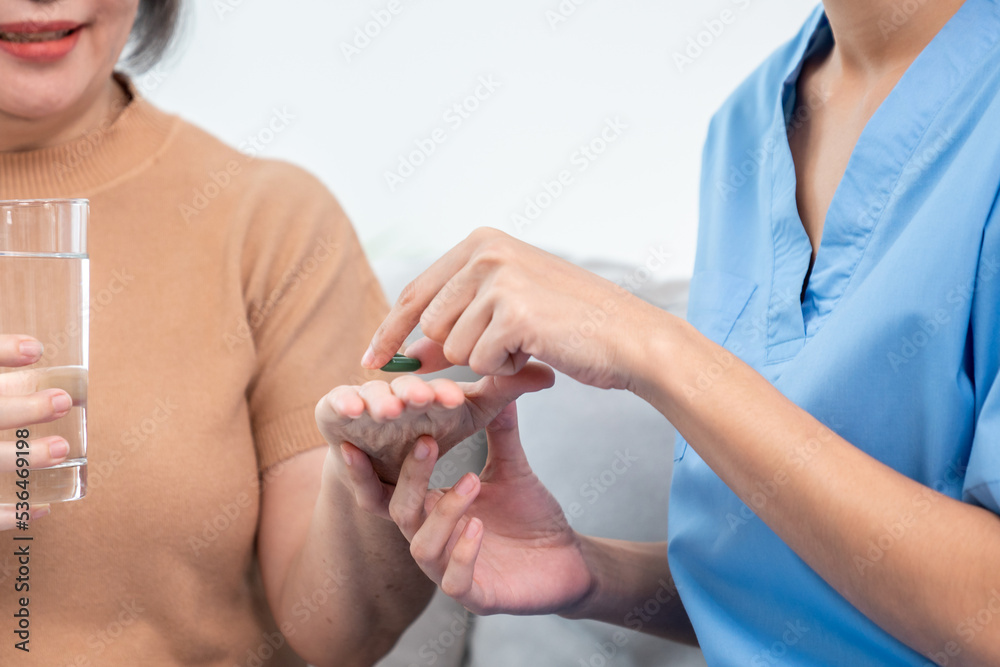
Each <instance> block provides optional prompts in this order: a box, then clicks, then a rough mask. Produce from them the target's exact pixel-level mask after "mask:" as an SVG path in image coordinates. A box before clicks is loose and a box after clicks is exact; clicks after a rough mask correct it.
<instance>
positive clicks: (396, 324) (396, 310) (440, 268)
mask: <svg viewBox="0 0 1000 667" xmlns="http://www.w3.org/2000/svg"><path fill="white" fill-rule="evenodd" d="M498 233H500V232H497V231H496V230H479V229H477V230H476V231H474V232H473V233H472V234H470V235H469V236H468V238H466V239H465V240H464V241H462V242H461V243H459V244H458V245H457V246H455V247H454V248H452V249H451V250H449V251H448V252H447V253H445V254H444V256H442V257H441V258H440V259H439V260H437V261H436V262H434V263H433V264H431V266H430V268H428V269H427V270H426V271H424V272H423V273H421V274H420V275H419V276H417V277H416V278H414V279H413V281H412V282H411V283H410V284H409V285H407V286H406V287H405V288H404V289H403V292H402V294H400V295H399V299H397V300H396V305H394V306H393V307H392V310H390V311H389V314H388V315H386V318H385V320H383V321H382V324H381V325H379V328H378V331H376V332H375V335H374V336H373V337H372V342H371V345H369V346H368V351H367V352H365V356H364V357H363V358H362V359H361V365H362V366H364V367H365V368H381V367H382V366H384V365H385V364H387V363H389V360H390V359H392V355H393V354H395V353H396V352H398V351H399V348H400V347H401V346H402V344H403V341H405V340H406V337H407V336H409V335H410V332H411V331H413V330H414V329H415V328H416V326H417V324H419V323H420V316H421V315H423V312H424V310H426V309H427V306H428V305H430V303H431V301H433V300H434V297H436V296H437V295H438V293H439V292H440V291H441V290H442V289H443V288H444V286H445V285H447V284H448V282H449V281H450V280H451V279H452V277H453V276H454V275H455V274H456V273H458V272H459V271H461V270H462V267H464V266H465V265H466V264H467V263H468V261H469V257H471V255H472V250H473V248H474V247H475V245H476V244H477V243H478V242H479V240H480V239H481V238H482V237H483V236H484V235H488V234H498Z"/></svg>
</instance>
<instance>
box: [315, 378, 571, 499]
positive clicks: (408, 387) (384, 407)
mask: <svg viewBox="0 0 1000 667" xmlns="http://www.w3.org/2000/svg"><path fill="white" fill-rule="evenodd" d="M554 381H555V376H554V374H553V373H552V369H551V368H549V367H548V366H545V365H544V364H537V363H535V364H528V365H527V366H526V367H524V368H523V369H521V371H520V372H519V373H517V374H516V375H512V376H505V377H485V378H483V379H481V380H479V381H478V382H453V381H451V380H446V379H442V378H439V379H435V380H431V381H430V382H426V381H424V380H423V379H422V378H419V377H417V376H416V375H404V376H400V377H398V378H396V379H395V380H393V381H392V383H391V384H389V383H386V382H382V381H374V382H367V383H365V384H364V385H361V386H341V387H337V388H335V389H333V390H332V391H331V392H330V393H329V394H327V395H326V396H324V397H323V399H322V400H320V402H319V404H318V405H317V406H316V423H317V424H318V425H319V429H320V431H321V432H322V434H323V437H324V438H326V441H327V442H329V443H330V444H331V445H341V444H342V443H345V442H347V443H351V444H353V445H355V446H356V447H358V448H360V449H361V450H362V451H364V452H365V453H366V454H369V455H371V456H372V458H373V460H374V466H375V470H376V471H377V472H378V474H379V476H380V477H381V478H382V479H383V480H385V481H388V482H395V481H396V479H397V477H398V476H399V469H400V466H401V465H402V462H403V459H404V458H405V456H406V454H407V452H408V451H409V450H410V449H411V448H412V447H413V443H414V442H415V441H416V440H417V438H418V437H420V436H421V435H429V436H431V437H433V438H434V439H435V440H437V442H438V443H439V444H440V446H441V452H442V453H444V452H446V451H448V450H449V449H451V448H452V447H454V446H455V445H457V444H458V443H460V442H461V441H462V440H464V439H465V438H467V437H469V436H471V435H472V434H474V433H475V432H476V431H478V430H479V429H481V428H483V427H485V426H486V425H487V424H488V423H490V421H492V420H493V418H494V417H495V416H496V415H497V413H499V412H500V410H502V409H503V408H504V406H506V405H507V404H509V403H511V402H512V401H513V400H514V399H516V398H517V397H518V396H520V395H521V394H524V393H527V392H532V391H539V390H541V389H546V388H548V387H551V386H552V383H553V382H554Z"/></svg>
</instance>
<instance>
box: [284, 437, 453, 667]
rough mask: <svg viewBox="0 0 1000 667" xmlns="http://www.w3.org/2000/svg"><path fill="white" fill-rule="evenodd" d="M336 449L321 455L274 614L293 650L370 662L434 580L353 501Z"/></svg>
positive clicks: (320, 666)
mask: <svg viewBox="0 0 1000 667" xmlns="http://www.w3.org/2000/svg"><path fill="white" fill-rule="evenodd" d="M335 455H337V452H336V451H333V450H332V449H331V454H330V455H328V456H327V458H326V463H325V464H324V469H323V482H322V487H321V490H320V494H319V497H318V499H317V502H316V506H315V509H314V511H313V515H312V519H311V522H310V525H309V530H308V533H307V536H306V539H305V542H304V544H303V546H302V549H301V550H300V552H299V553H298V555H297V557H296V558H295V560H294V561H293V562H292V564H291V566H290V568H289V572H288V576H287V578H286V580H285V583H284V586H283V587H282V592H281V596H280V603H279V605H278V611H277V612H276V614H275V617H276V619H277V620H278V622H279V625H280V627H281V629H282V631H283V632H285V634H286V636H287V637H288V641H289V643H290V644H291V645H292V647H293V648H294V649H295V650H296V652H298V653H299V655H300V656H302V657H303V658H305V659H307V660H309V662H310V663H311V664H313V665H316V667H325V666H326V665H338V666H340V665H355V664H356V665H371V664H373V663H374V662H375V661H376V660H377V659H378V658H380V657H381V656H382V655H384V654H385V653H387V652H388V651H389V650H390V649H391V648H392V646H393V644H394V643H395V642H396V640H397V639H398V638H399V636H400V634H402V632H403V631H404V630H405V629H406V627H407V626H408V625H409V624H410V623H411V622H412V621H413V619H414V618H416V617H417V616H418V615H419V614H420V612H421V611H422V610H423V608H424V607H425V606H426V604H427V602H428V600H429V599H430V597H431V594H432V593H433V591H434V586H433V584H432V583H431V582H430V581H429V580H428V579H427V577H426V576H424V574H423V573H422V572H421V571H420V569H419V568H418V567H417V566H416V564H415V563H414V562H413V559H412V558H411V557H410V552H409V544H408V543H407V541H406V539H404V538H403V536H402V535H401V534H400V532H399V529H398V528H397V527H396V525H395V524H393V523H392V522H390V521H387V520H385V519H381V518H379V517H376V516H374V515H372V514H368V513H366V512H364V511H363V510H361V509H359V508H358V507H357V505H356V503H355V502H354V498H353V497H352V496H351V495H350V492H349V491H347V490H346V489H345V487H344V485H343V484H342V483H341V482H340V481H339V480H338V479H337V477H336V474H335V465H336V462H335V461H332V460H331V459H332V456H335ZM286 626H287V627H289V628H290V629H291V633H289V632H288V631H287V630H286Z"/></svg>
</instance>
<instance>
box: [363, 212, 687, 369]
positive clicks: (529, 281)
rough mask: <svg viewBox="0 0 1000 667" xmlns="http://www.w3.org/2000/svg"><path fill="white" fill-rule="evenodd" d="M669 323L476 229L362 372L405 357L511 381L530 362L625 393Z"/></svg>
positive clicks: (423, 286) (412, 300)
mask: <svg viewBox="0 0 1000 667" xmlns="http://www.w3.org/2000/svg"><path fill="white" fill-rule="evenodd" d="M665 317H669V316H668V315H667V314H666V313H664V312H663V311H661V310H659V309H658V308H655V307H653V306H651V305H649V304H647V303H645V302H644V301H642V300H640V299H638V298H637V297H635V296H633V295H632V294H630V293H629V292H628V291H626V290H625V289H623V288H621V287H619V286H618V285H615V284H614V283H612V282H610V281H608V280H604V279H603V278H600V277H598V276H596V275H594V274H593V273H590V272H588V271H585V270H584V269H581V268H580V267H578V266H575V265H573V264H570V263H569V262H566V261H564V260H562V259H559V258H558V257H555V256H554V255H551V254H549V253H547V252H544V251H542V250H539V249H538V248H535V247H533V246H530V245H528V244H526V243H523V242H521V241H518V240H516V239H514V238H511V237H510V236H508V235H506V234H504V233H502V232H499V231H497V230H495V229H478V230H476V231H475V232H473V233H472V234H471V235H470V236H469V237H468V238H467V239H465V240H464V241H462V242H461V243H460V244H458V245H457V246H456V247H455V248H453V249H452V250H450V251H449V252H448V253H447V254H445V255H444V257H442V258H441V259H439V260H438V261H437V262H435V263H434V264H433V265H432V266H431V267H430V268H429V269H427V270H426V271H425V272H424V273H422V274H421V275H420V276H418V277H417V278H416V279H415V280H414V281H413V282H412V283H410V284H409V285H408V286H407V287H406V289H404V290H403V293H402V295H401V296H400V297H399V300H398V301H397V302H396V305H395V306H393V308H392V310H391V311H390V313H389V315H388V316H387V317H386V319H385V321H384V322H383V323H382V325H381V326H380V327H379V329H378V331H377V332H376V333H375V336H374V337H373V338H372V343H371V347H370V348H369V350H368V352H367V353H366V354H365V356H364V358H363V360H362V365H363V366H365V367H366V368H378V367H380V366H381V365H382V364H385V363H386V362H387V361H388V360H389V359H390V358H391V357H392V355H393V353H394V352H396V351H397V350H398V348H399V345H400V344H401V343H402V342H403V340H405V339H406V337H407V335H409V333H410V332H411V331H412V330H413V328H414V327H415V326H416V325H417V324H418V323H419V324H420V326H421V329H422V330H423V333H424V335H425V336H426V337H427V338H426V339H424V340H421V341H417V342H416V343H414V344H413V345H411V346H410V347H409V348H408V349H407V350H406V354H407V355H408V356H413V357H416V358H418V359H420V361H421V362H422V364H423V368H424V369H425V370H427V371H433V370H439V369H441V368H444V367H446V366H449V365H452V364H454V365H461V366H465V365H467V366H470V367H471V368H472V370H474V371H476V372H477V373H479V374H480V375H510V374H512V373H516V372H517V371H519V370H520V369H521V368H522V367H524V365H525V363H527V361H528V359H529V358H531V357H534V358H535V359H537V360H538V361H541V362H544V363H546V364H548V365H550V366H552V367H553V368H555V369H557V370H560V371H562V372H563V373H565V374H567V375H569V376H570V377H572V378H574V379H576V380H579V381H580V382H583V383H585V384H589V385H593V386H596V387H601V388H605V389H611V388H614V389H629V388H632V383H633V380H634V375H635V373H637V372H640V371H641V370H642V369H644V368H645V366H646V365H647V364H646V363H645V354H646V353H647V352H648V341H649V340H650V338H651V337H653V336H656V335H657V334H658V333H660V332H661V331H662V327H663V319H664V318H665Z"/></svg>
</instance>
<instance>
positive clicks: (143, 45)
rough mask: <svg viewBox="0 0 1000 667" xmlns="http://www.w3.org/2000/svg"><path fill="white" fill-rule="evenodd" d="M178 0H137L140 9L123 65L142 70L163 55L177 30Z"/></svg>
mask: <svg viewBox="0 0 1000 667" xmlns="http://www.w3.org/2000/svg"><path fill="white" fill-rule="evenodd" d="M180 8H181V0H139V12H138V13H137V14H136V17H135V23H134V24H133V25H132V34H131V35H129V44H128V47H127V54H128V55H127V56H126V57H125V61H124V62H125V65H127V66H128V69H129V70H131V71H133V72H145V71H146V70H148V69H149V68H150V67H152V66H153V65H155V64H156V63H157V61H158V60H159V59H160V58H162V57H163V54H164V53H166V51H167V49H168V48H169V47H170V43H171V42H172V41H173V39H174V35H175V34H176V32H177V23H178V20H179V18H180Z"/></svg>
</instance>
